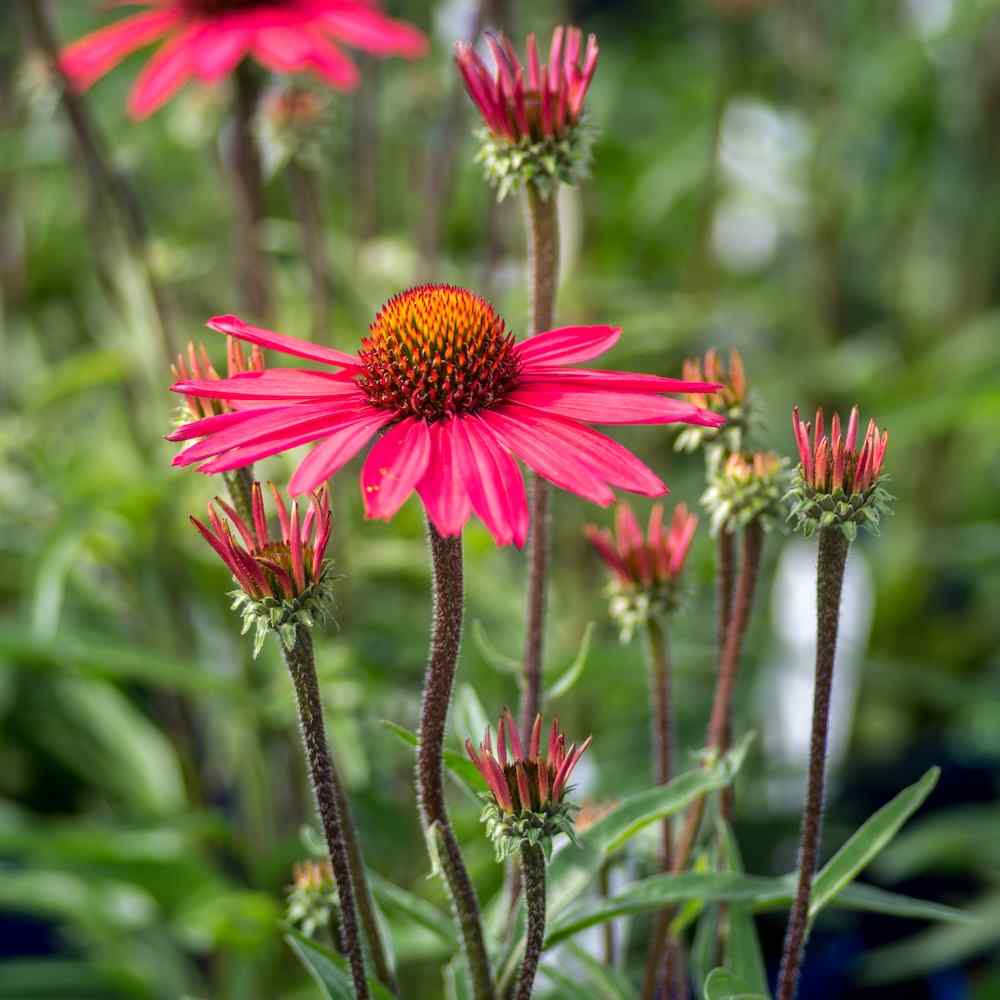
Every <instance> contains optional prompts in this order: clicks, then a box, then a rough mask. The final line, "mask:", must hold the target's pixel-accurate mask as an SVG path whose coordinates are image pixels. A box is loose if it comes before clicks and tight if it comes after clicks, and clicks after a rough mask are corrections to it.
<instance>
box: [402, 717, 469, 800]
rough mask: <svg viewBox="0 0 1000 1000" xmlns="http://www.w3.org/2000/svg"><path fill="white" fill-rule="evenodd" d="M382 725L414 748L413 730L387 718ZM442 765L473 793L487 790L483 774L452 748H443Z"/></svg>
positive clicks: (415, 736) (415, 739)
mask: <svg viewBox="0 0 1000 1000" xmlns="http://www.w3.org/2000/svg"><path fill="white" fill-rule="evenodd" d="M382 725H383V726H385V728H386V729H388V730H389V732H390V733H392V734H393V736H396V737H397V738H398V739H399V740H400V741H401V742H402V743H405V744H406V745H407V746H409V747H413V748H414V749H416V747H417V743H418V740H417V734H416V733H415V732H413V731H412V730H410V729H407V728H406V727H405V726H400V725H398V724H397V723H395V722H389V720H388V719H383V720H382ZM444 765H445V767H447V768H448V770H449V771H451V773H452V774H454V775H455V777H456V778H458V779H459V781H461V782H462V784H463V785H465V786H466V787H467V788H468V790H469V791H470V792H472V793H473V794H474V795H478V794H479V793H480V792H485V791H487V788H486V782H485V781H484V780H483V776H482V775H481V774H480V773H479V772H478V771H477V770H476V765H475V764H473V763H472V761H471V760H469V759H468V757H465V756H463V755H462V754H460V753H455V751H454V750H445V752H444Z"/></svg>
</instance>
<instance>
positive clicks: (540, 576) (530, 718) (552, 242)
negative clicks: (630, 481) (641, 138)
mask: <svg viewBox="0 0 1000 1000" xmlns="http://www.w3.org/2000/svg"><path fill="white" fill-rule="evenodd" d="M527 205H528V221H529V230H530V234H531V236H530V259H529V268H530V280H531V296H532V298H531V301H532V316H531V329H532V332H533V333H541V332H542V331H544V330H550V329H551V328H552V321H553V315H554V313H555V301H556V289H557V284H558V280H559V220H558V216H557V214H556V194H555V192H552V194H551V196H550V197H549V198H543V197H542V195H541V194H540V193H539V191H538V189H537V188H536V187H535V186H534V185H533V184H529V185H528V187H527ZM533 484H534V485H533V489H532V500H531V538H530V546H531V548H530V552H529V556H528V560H529V562H528V600H527V612H526V615H525V633H524V658H523V659H524V663H523V669H524V685H523V688H522V692H521V727H522V729H523V730H524V740H525V741H527V740H529V739H530V737H531V727H532V725H534V722H535V716H536V715H537V714H538V713H539V712H540V711H541V708H542V653H543V645H544V640H545V604H546V597H547V589H548V575H549V517H550V512H549V486H548V483H546V482H545V481H544V480H543V479H541V478H540V477H538V476H534V477H533Z"/></svg>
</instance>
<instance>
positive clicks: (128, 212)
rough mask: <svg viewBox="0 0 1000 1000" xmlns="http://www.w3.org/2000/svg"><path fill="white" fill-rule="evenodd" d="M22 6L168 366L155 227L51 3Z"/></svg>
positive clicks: (167, 319)
mask: <svg viewBox="0 0 1000 1000" xmlns="http://www.w3.org/2000/svg"><path fill="white" fill-rule="evenodd" d="M21 7H22V9H23V10H24V12H25V15H26V22H27V26H28V31H29V33H30V35H31V37H32V40H33V41H34V43H35V46H36V47H37V48H38V49H39V51H40V52H41V53H42V56H43V57H44V59H45V63H46V65H47V67H48V69H49V72H50V73H51V74H52V76H53V79H55V80H56V81H57V83H58V85H59V97H60V101H61V103H62V107H63V110H64V111H65V113H66V118H67V120H68V121H69V124H70V128H71V129H72V132H73V138H74V140H75V142H76V146H77V149H78V150H79V153H80V159H81V160H82V161H83V165H84V169H85V170H86V172H87V177H88V178H89V181H90V185H91V188H92V190H93V192H94V195H95V196H96V197H97V198H99V199H103V200H106V202H107V204H108V205H110V206H111V208H112V211H114V212H115V213H116V214H117V215H118V217H119V221H120V223H121V225H122V228H123V230H124V233H125V238H126V239H127V241H128V246H129V250H130V252H131V254H132V256H133V258H134V259H135V260H136V261H137V263H138V267H139V271H140V273H141V275H142V279H143V282H144V283H145V285H146V289H147V291H148V293H149V301H150V304H151V305H152V310H153V317H154V319H155V320H156V325H157V341H158V346H159V349H160V351H161V353H162V360H163V366H164V368H168V367H169V365H170V363H171V361H173V358H174V354H175V350H176V349H175V346H174V338H173V322H172V318H171V315H170V309H169V306H168V304H167V299H166V296H165V294H164V292H163V289H162V288H160V285H159V282H158V281H157V280H156V275H155V272H154V268H153V263H152V258H151V256H150V253H149V227H148V225H147V223H146V218H145V215H144V213H143V211H142V206H141V205H140V203H139V199H138V197H137V196H136V193H135V191H134V190H133V188H132V186H131V184H130V183H129V181H128V179H127V178H126V177H125V175H124V174H122V173H121V172H120V171H119V170H117V169H116V168H115V166H114V163H113V161H112V159H111V157H110V156H109V155H108V152H107V149H106V146H105V143H104V140H103V137H102V136H101V133H100V131H99V129H98V127H97V123H96V122H95V121H94V119H93V118H92V117H91V115H90V112H89V110H88V108H87V105H86V103H85V102H84V100H83V98H82V97H81V96H80V94H79V92H78V91H77V89H76V88H75V87H74V86H73V85H72V83H70V81H69V79H68V78H67V77H66V73H65V71H64V70H63V68H62V65H61V62H60V58H59V41H58V39H57V37H56V32H55V27H54V26H53V24H52V20H51V17H50V16H49V12H48V10H47V8H46V5H45V3H44V2H43V0H21ZM97 250H98V252H99V253H100V251H101V248H100V247H98V248H97Z"/></svg>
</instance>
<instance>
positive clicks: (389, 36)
mask: <svg viewBox="0 0 1000 1000" xmlns="http://www.w3.org/2000/svg"><path fill="white" fill-rule="evenodd" d="M321 24H322V26H323V27H324V28H326V29H327V30H329V31H330V32H331V33H332V34H333V35H335V36H336V37H337V38H338V39H339V40H340V41H342V42H346V43H347V44H348V45H350V46H352V47H353V48H356V49H361V50H362V51H364V52H370V53H371V54H372V55H376V56H386V55H400V56H404V57H405V58H407V59H420V58H422V57H423V56H425V55H427V52H428V49H429V44H428V41H427V36H426V35H425V34H424V33H423V32H422V31H419V30H418V29H417V28H414V27H413V25H411V24H406V23H405V22H403V21H395V20H393V19H392V18H390V17H386V16H385V15H384V14H382V13H380V12H379V11H377V10H374V9H368V10H354V11H338V10H332V11H330V13H329V14H326V15H325V16H324V17H323V19H322V21H321Z"/></svg>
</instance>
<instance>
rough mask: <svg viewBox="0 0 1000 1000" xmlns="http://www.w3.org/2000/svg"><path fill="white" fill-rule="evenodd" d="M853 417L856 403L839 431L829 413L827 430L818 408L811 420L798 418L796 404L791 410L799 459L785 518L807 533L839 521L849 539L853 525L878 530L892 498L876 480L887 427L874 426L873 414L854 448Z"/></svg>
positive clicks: (855, 422)
mask: <svg viewBox="0 0 1000 1000" xmlns="http://www.w3.org/2000/svg"><path fill="white" fill-rule="evenodd" d="M858 421H859V415H858V408H857V407H856V406H855V407H854V408H853V409H852V410H851V415H850V417H849V418H848V421H847V431H846V433H842V432H841V422H840V414H839V413H834V415H833V419H832V420H831V421H830V432H829V434H827V432H826V427H825V423H824V419H823V410H822V408H821V409H819V410H817V411H816V421H815V424H814V425H810V424H808V423H806V422H804V421H803V420H802V418H801V417H800V416H799V408H798V407H797V406H796V407H795V408H794V410H793V411H792V430H793V432H794V434H795V443H796V444H797V445H798V449H799V458H800V459H801V464H800V465H799V468H798V473H797V481H796V482H795V484H794V485H793V487H792V489H791V491H790V492H789V494H788V498H790V499H792V500H794V501H795V503H794V505H793V507H792V511H791V514H790V515H789V520H791V519H793V518H795V519H797V524H796V526H797V527H798V528H799V529H801V530H802V531H804V532H805V534H807V535H811V534H812V533H813V532H814V531H816V529H817V528H831V527H835V526H839V527H840V528H841V529H842V530H843V532H844V534H845V535H847V537H848V539H853V538H854V536H855V535H856V534H857V526H858V525H863V526H864V527H867V528H868V529H869V530H871V531H875V532H877V530H878V524H879V519H880V517H881V515H882V514H884V513H886V512H887V511H888V509H889V503H890V501H891V500H892V499H893V498H892V496H891V495H890V494H889V493H888V492H886V490H885V489H883V488H882V485H881V483H882V482H883V480H884V479H885V478H886V477H885V476H883V474H882V463H883V460H884V459H885V451H886V447H887V446H888V444H889V432H888V431H879V428H878V425H877V424H876V422H875V420H874V419H871V420H869V422H868V428H867V430H866V431H865V435H864V438H863V439H862V442H861V448H860V450H859V449H858V426H859V423H858ZM810 431H811V432H812V434H811V438H812V439H811V440H810Z"/></svg>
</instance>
